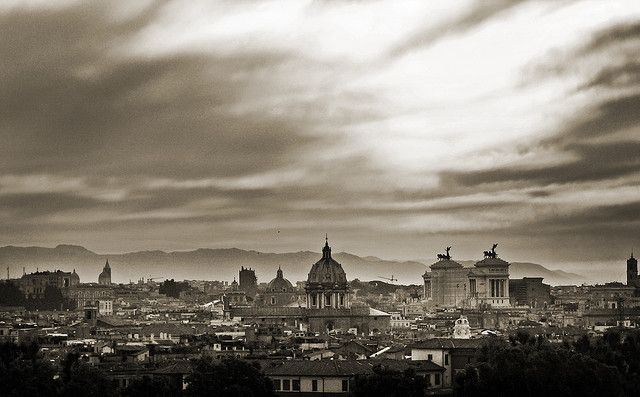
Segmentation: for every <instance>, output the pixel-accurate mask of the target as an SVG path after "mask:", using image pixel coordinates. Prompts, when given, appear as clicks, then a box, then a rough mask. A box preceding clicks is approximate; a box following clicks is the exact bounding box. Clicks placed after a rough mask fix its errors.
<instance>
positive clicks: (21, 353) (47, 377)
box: [0, 343, 57, 397]
mask: <svg viewBox="0 0 640 397" xmlns="http://www.w3.org/2000/svg"><path fill="white" fill-rule="evenodd" d="M38 351H39V348H38V346H37V345H35V344H29V345H16V344H14V343H2V344H0V385H1V386H0V387H1V388H2V389H1V393H0V394H2V395H3V396H7V397H14V396H15V397H18V396H20V397H31V396H33V397H54V396H56V388H57V383H56V381H55V380H54V374H55V371H54V368H53V367H52V366H51V365H50V364H49V363H48V362H46V361H44V360H43V359H42V357H41V356H40V355H39V354H38Z"/></svg>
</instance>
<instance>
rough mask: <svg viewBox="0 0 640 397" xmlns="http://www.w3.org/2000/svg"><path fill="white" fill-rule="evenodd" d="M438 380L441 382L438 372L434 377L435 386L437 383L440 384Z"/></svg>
mask: <svg viewBox="0 0 640 397" xmlns="http://www.w3.org/2000/svg"><path fill="white" fill-rule="evenodd" d="M440 382H441V380H440V374H436V379H435V384H436V386H439V385H440Z"/></svg>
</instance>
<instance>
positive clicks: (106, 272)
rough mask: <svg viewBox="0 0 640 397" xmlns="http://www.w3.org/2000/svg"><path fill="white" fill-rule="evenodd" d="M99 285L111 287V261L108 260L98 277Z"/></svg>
mask: <svg viewBox="0 0 640 397" xmlns="http://www.w3.org/2000/svg"><path fill="white" fill-rule="evenodd" d="M98 284H100V285H111V266H109V259H107V262H106V263H105V264H104V268H103V269H102V273H100V275H99V276H98Z"/></svg>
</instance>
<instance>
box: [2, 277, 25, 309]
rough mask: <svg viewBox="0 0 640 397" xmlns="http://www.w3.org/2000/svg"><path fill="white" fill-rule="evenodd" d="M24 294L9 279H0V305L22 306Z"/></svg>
mask: <svg viewBox="0 0 640 397" xmlns="http://www.w3.org/2000/svg"><path fill="white" fill-rule="evenodd" d="M22 305H24V295H23V294H22V291H20V288H18V286H16V285H15V284H14V283H13V282H11V281H0V306H22Z"/></svg>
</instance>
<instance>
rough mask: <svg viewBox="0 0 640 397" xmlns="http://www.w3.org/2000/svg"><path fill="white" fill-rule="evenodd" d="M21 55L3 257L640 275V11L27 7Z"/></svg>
mask: <svg viewBox="0 0 640 397" xmlns="http://www.w3.org/2000/svg"><path fill="white" fill-rule="evenodd" d="M0 37H2V40H0V76H2V78H1V79H0V140H1V142H2V144H1V145H0V245H8V244H11V245H20V246H28V245H41V246H55V245H57V244H60V243H66V244H79V245H82V246H85V247H87V248H88V249H91V250H94V251H96V252H100V253H116V252H126V251H137V250H151V249H162V250H191V249H195V248H199V247H211V248H216V247H238V248H244V249H255V250H261V251H269V252H288V251H300V250H319V249H320V248H321V246H322V244H323V243H324V235H325V233H328V235H329V239H330V242H331V244H332V246H333V249H334V251H336V252H339V251H347V252H351V253H354V254H358V255H363V256H364V255H375V256H379V257H382V258H386V259H424V260H425V261H431V260H435V258H436V253H438V252H442V251H443V250H444V247H445V246H452V247H453V248H452V251H451V253H452V256H453V257H454V259H455V258H459V259H472V258H479V257H480V256H481V254H482V251H483V250H487V249H490V248H491V245H492V243H494V242H497V243H498V244H499V246H498V249H497V250H498V253H499V255H501V257H503V258H504V259H507V260H511V261H532V262H537V263H542V264H545V265H547V266H548V267H550V268H562V267H563V266H564V267H566V268H570V270H575V269H576V268H577V269H580V268H581V267H589V266H591V267H593V266H600V270H603V271H604V270H606V268H602V266H605V265H603V264H605V263H610V262H614V263H615V262H617V263H624V260H625V259H626V258H627V257H628V255H629V252H630V251H631V250H632V249H633V248H634V247H635V248H636V251H640V233H639V232H640V172H639V171H640V55H638V54H640V2H638V1H606V2H605V1H583V2H574V1H451V2H449V1H447V2H445V1H439V2H435V1H434V2H425V1H414V2H405V1H354V2H347V1H344V2H340V1H326V2H322V1H301V0H295V1H278V2H269V1H263V2H249V1H198V0H190V1H142V0H141V1H134V2H132V1H128V0H127V1H95V2H92V1H12V0H9V1H3V2H1V3H0ZM623 271H624V270H623V269H616V272H623Z"/></svg>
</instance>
